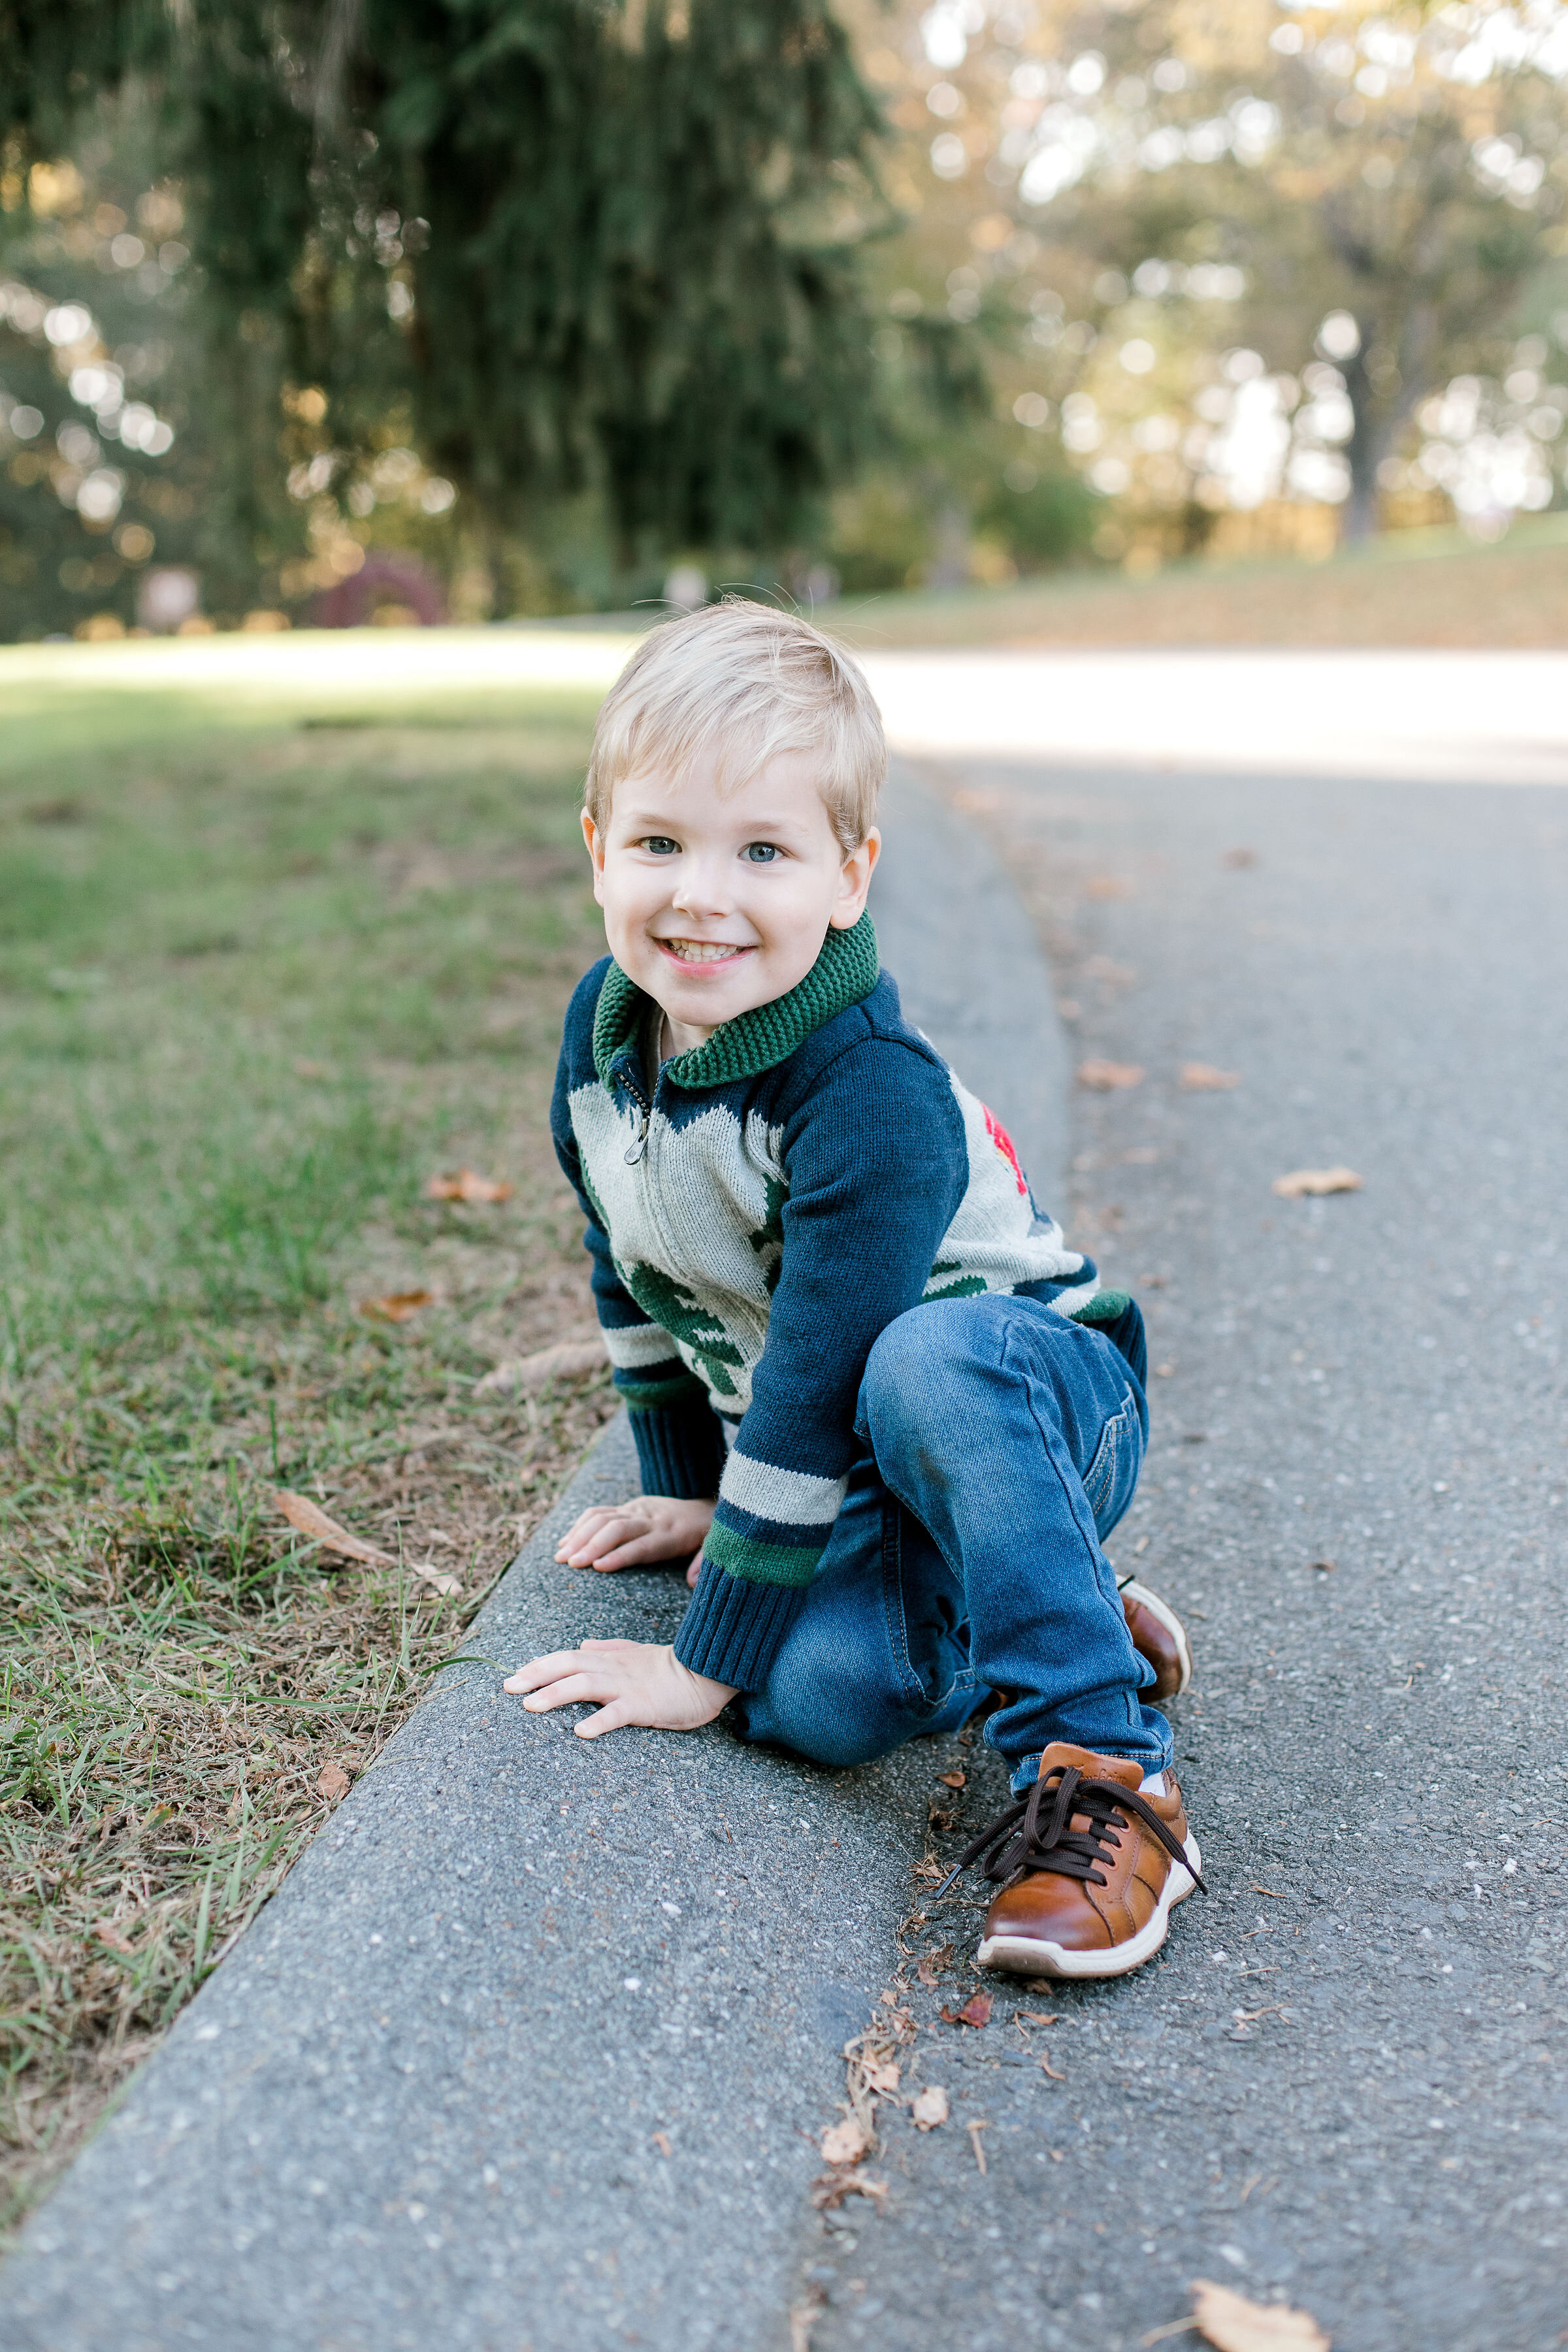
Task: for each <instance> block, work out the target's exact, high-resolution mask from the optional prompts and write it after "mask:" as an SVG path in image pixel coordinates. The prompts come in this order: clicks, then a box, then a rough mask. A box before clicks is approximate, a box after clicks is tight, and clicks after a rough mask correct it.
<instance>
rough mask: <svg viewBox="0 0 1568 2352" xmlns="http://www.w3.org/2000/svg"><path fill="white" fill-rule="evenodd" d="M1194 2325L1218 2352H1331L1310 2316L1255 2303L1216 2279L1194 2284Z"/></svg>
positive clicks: (1277, 2305)
mask: <svg viewBox="0 0 1568 2352" xmlns="http://www.w3.org/2000/svg"><path fill="white" fill-rule="evenodd" d="M1193 2324H1194V2326H1196V2327H1197V2329H1198V2330H1199V2332H1200V2333H1201V2334H1202V2335H1204V2336H1207V2338H1208V2340H1209V2342H1210V2343H1211V2344H1212V2345H1214V2346H1215V2352H1330V2345H1329V2338H1328V2336H1326V2335H1325V2334H1324V2333H1323V2330H1322V2329H1321V2327H1320V2326H1319V2325H1318V2323H1317V2321H1316V2320H1315V2319H1314V2318H1313V2317H1312V2315H1311V2314H1310V2312H1306V2311H1296V2310H1293V2309H1292V2308H1291V2306H1290V2305H1289V2304H1284V2303H1254V2302H1253V2301H1252V2300H1251V2298H1250V2297H1249V2296H1247V2295H1245V2294H1237V2293H1236V2291H1235V2289H1234V2288H1233V2287H1228V2286H1219V2285H1216V2284H1215V2281H1214V2280H1213V2279H1194V2281H1193Z"/></svg>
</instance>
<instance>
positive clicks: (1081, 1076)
mask: <svg viewBox="0 0 1568 2352" xmlns="http://www.w3.org/2000/svg"><path fill="white" fill-rule="evenodd" d="M1078 1082H1079V1086H1080V1087H1089V1088H1090V1090H1091V1091H1092V1092H1093V1093H1095V1094H1097V1095H1109V1094H1114V1093H1115V1091H1116V1089H1117V1087H1141V1086H1142V1083H1143V1072H1142V1068H1141V1067H1140V1066H1139V1065H1138V1063H1136V1062H1101V1061H1088V1062H1080V1063H1079V1066H1078Z"/></svg>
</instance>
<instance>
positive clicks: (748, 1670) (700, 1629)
mask: <svg viewBox="0 0 1568 2352" xmlns="http://www.w3.org/2000/svg"><path fill="white" fill-rule="evenodd" d="M804 1592H805V1587H804V1585H799V1584H770V1583H758V1582H749V1581H747V1580H744V1579H743V1578H742V1577H738V1576H731V1575H729V1574H728V1573H727V1572H726V1571H725V1570H723V1569H721V1567H719V1565H718V1564H717V1562H716V1561H714V1560H712V1559H709V1557H708V1547H707V1546H706V1545H705V1546H704V1547H703V1560H702V1573H701V1575H700V1577H699V1578H698V1580H697V1590H696V1591H695V1592H694V1593H693V1594H692V1596H691V1605H690V1607H689V1609H688V1610H687V1612H686V1614H685V1616H684V1617H683V1618H682V1619H681V1621H680V1631H679V1633H677V1635H676V1637H675V1654H676V1656H677V1657H678V1658H679V1661H680V1663H681V1664H682V1665H683V1666H689V1668H690V1670H691V1672H692V1673H693V1674H694V1675H708V1676H709V1677H710V1680H711V1681H713V1682H716V1683H728V1684H729V1685H730V1687H731V1690H743V1691H759V1690H761V1689H762V1688H763V1685H764V1684H765V1683H766V1681H767V1678H768V1675H769V1674H770V1672H771V1671H772V1668H773V1660H774V1658H775V1657H776V1656H777V1654H778V1650H779V1645H780V1643H782V1642H783V1640H784V1636H785V1634H786V1633H788V1632H789V1629H790V1627H791V1626H792V1625H793V1624H794V1622H795V1616H796V1614H797V1612H798V1611H799V1609H800V1605H801V1601H802V1598H803V1595H804Z"/></svg>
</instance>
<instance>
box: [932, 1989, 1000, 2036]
mask: <svg viewBox="0 0 1568 2352" xmlns="http://www.w3.org/2000/svg"><path fill="white" fill-rule="evenodd" d="M942 2019H943V2021H944V2023H946V2024H948V2025H973V2026H974V2027H975V2028H976V2029H977V2030H978V2028H979V2027H981V2026H983V2025H989V2024H990V2022H991V1996H990V1994H989V1993H988V1992H977V1993H976V1994H975V1995H974V1996H973V1999H972V2000H966V2001H965V2002H964V2004H963V2008H962V2009H944V2010H943V2011H942Z"/></svg>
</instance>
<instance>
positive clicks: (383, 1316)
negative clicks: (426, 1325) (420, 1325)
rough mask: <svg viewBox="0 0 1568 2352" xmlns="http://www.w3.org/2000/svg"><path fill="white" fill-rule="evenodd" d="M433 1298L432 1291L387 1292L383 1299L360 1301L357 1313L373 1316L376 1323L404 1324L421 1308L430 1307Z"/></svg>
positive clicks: (434, 1295) (433, 1301) (433, 1293)
mask: <svg viewBox="0 0 1568 2352" xmlns="http://www.w3.org/2000/svg"><path fill="white" fill-rule="evenodd" d="M435 1297H436V1294H435V1292H434V1291H433V1290H389V1291H388V1292H387V1294H386V1296H385V1297H384V1298H366V1299H363V1300H362V1301H361V1304H360V1310H359V1311H360V1313H361V1314H362V1315H370V1316H373V1317H374V1319H375V1320H376V1321H377V1322H378V1323H406V1322H407V1320H408V1318H409V1317H410V1316H411V1315H417V1314H418V1312H419V1309H420V1308H421V1307H429V1306H432V1305H433V1304H434V1303H435Z"/></svg>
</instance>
